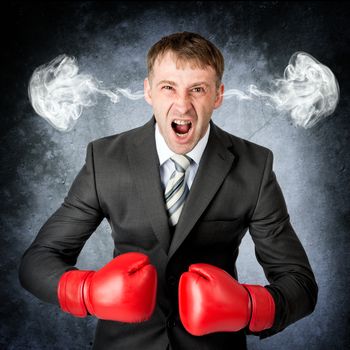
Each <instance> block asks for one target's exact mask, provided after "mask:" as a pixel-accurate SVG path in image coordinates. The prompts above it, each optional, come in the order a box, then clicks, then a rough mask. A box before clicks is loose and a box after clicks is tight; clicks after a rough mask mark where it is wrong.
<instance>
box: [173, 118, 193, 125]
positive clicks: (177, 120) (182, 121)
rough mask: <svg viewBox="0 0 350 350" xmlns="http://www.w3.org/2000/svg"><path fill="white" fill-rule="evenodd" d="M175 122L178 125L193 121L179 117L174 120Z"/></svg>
mask: <svg viewBox="0 0 350 350" xmlns="http://www.w3.org/2000/svg"><path fill="white" fill-rule="evenodd" d="M174 123H175V124H177V125H186V124H191V122H190V121H189V120H179V119H176V120H174Z"/></svg>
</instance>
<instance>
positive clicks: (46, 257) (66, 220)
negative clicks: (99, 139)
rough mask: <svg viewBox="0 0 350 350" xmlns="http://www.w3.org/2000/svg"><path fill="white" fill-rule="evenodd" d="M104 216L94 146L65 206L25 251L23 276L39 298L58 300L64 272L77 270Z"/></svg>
mask: <svg viewBox="0 0 350 350" xmlns="http://www.w3.org/2000/svg"><path fill="white" fill-rule="evenodd" d="M102 219H103V214H102V210H101V209H100V205H99V201H98V196H97V191H96V186H95V174H94V162H93V145H92V143H90V144H89V145H88V147H87V154H86V161H85V164H84V166H83V167H82V169H81V170H80V172H79V174H78V175H77V177H76V178H75V180H74V182H73V184H72V186H71V188H70V190H69V192H68V195H67V196H66V198H65V199H64V202H63V203H62V205H61V207H60V208H59V209H58V210H57V211H56V212H55V213H54V214H53V215H52V216H51V217H50V218H49V219H48V220H47V222H46V223H45V224H44V225H43V227H42V228H41V229H40V231H39V233H38V235H37V237H36V238H35V240H34V241H33V243H32V244H31V246H30V247H29V248H28V249H27V251H26V252H25V253H24V255H23V257H22V260H21V264H20V268H19V279H20V282H21V284H22V286H23V287H24V288H26V289H27V290H28V291H29V292H31V293H32V294H34V295H35V296H36V297H38V298H39V299H41V300H43V301H46V302H50V303H55V304H57V303H58V300H57V285H58V281H59V279H60V277H61V276H62V274H63V273H64V272H66V271H68V270H72V269H76V268H75V267H74V265H75V264H76V262H77V258H78V255H79V253H80V252H81V250H82V248H83V246H84V244H85V242H86V240H87V239H88V238H89V237H90V235H91V234H92V233H93V232H94V231H95V229H96V228H97V226H98V225H99V224H100V223H101V221H102Z"/></svg>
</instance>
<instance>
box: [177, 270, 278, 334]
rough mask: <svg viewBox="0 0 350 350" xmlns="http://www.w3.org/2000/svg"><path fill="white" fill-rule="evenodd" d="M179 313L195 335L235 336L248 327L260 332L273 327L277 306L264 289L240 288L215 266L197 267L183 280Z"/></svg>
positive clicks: (180, 284) (182, 278)
mask: <svg viewBox="0 0 350 350" xmlns="http://www.w3.org/2000/svg"><path fill="white" fill-rule="evenodd" d="M179 311H180V318H181V321H182V324H183V325H184V327H185V328H186V330H187V331H188V332H189V333H191V334H192V335H204V334H208V333H213V332H234V331H238V330H240V329H242V328H244V327H246V326H248V325H249V329H250V330H251V331H252V332H259V331H262V330H264V329H268V328H270V327H272V324H273V321H274V317H275V303H274V300H273V298H272V295H271V294H270V293H269V292H268V290H267V289H266V288H264V287H262V286H258V285H244V284H239V283H238V282H237V281H236V280H235V279H234V278H233V277H232V276H231V275H229V274H228V273H227V272H226V271H224V270H222V269H220V268H218V267H215V266H213V265H209V264H193V265H191V266H190V267H189V271H188V272H185V273H183V274H182V275H181V278H180V283H179Z"/></svg>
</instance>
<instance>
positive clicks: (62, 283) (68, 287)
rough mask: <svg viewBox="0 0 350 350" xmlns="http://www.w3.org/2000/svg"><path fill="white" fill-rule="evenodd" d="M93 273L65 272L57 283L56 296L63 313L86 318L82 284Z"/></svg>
mask: <svg viewBox="0 0 350 350" xmlns="http://www.w3.org/2000/svg"><path fill="white" fill-rule="evenodd" d="M93 273H94V271H81V270H70V271H67V272H65V273H64V274H63V275H62V277H61V278H60V280H59V282H58V288H57V296H58V301H59V304H60V307H61V309H62V310H63V311H65V312H68V313H70V314H72V315H74V316H77V317H86V316H87V309H86V306H85V303H84V295H83V293H84V284H85V281H86V279H87V277H88V276H89V275H92V274H93Z"/></svg>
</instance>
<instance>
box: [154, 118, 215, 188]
mask: <svg viewBox="0 0 350 350" xmlns="http://www.w3.org/2000/svg"><path fill="white" fill-rule="evenodd" d="M209 131H210V124H209V127H208V130H207V132H206V133H205V135H204V136H203V137H202V138H201V139H200V140H199V142H198V143H197V145H196V146H195V147H194V148H193V150H192V151H191V152H189V153H187V154H186V155H187V156H188V157H190V158H191V159H192V161H191V164H190V166H189V168H188V169H187V171H186V177H185V181H186V183H187V186H188V188H189V189H190V188H191V186H192V183H193V180H194V177H195V175H196V173H197V170H198V165H199V162H200V160H201V158H202V155H203V152H204V149H205V147H206V145H207V143H208V138H209ZM155 138H156V147H157V153H158V158H159V164H160V178H161V181H162V185H163V189H165V187H166V185H167V183H168V181H169V179H170V176H171V174H172V173H173V172H174V171H175V164H174V162H173V161H171V160H170V157H171V156H173V155H174V154H175V153H174V152H173V151H172V150H171V149H170V148H169V147H168V145H167V144H166V142H165V140H164V137H163V136H162V134H161V133H160V131H159V127H158V124H157V123H156V127H155Z"/></svg>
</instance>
